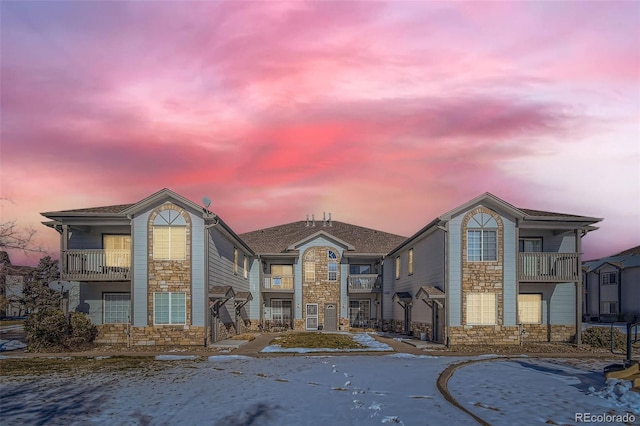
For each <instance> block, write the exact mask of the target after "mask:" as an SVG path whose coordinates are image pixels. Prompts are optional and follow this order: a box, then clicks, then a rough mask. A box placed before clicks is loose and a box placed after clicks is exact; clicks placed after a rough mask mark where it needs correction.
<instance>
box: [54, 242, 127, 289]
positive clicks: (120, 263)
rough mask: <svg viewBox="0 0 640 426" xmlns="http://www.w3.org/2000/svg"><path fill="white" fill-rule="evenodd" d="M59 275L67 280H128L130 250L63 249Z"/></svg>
mask: <svg viewBox="0 0 640 426" xmlns="http://www.w3.org/2000/svg"><path fill="white" fill-rule="evenodd" d="M60 277H61V279H63V280H69V281H128V280H130V279H131V252H130V251H129V250H104V249H91V250H65V251H64V252H63V253H62V272H61V274H60Z"/></svg>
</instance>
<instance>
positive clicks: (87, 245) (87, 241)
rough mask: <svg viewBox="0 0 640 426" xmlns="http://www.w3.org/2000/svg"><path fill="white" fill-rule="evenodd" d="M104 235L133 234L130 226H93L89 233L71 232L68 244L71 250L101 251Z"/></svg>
mask: <svg viewBox="0 0 640 426" xmlns="http://www.w3.org/2000/svg"><path fill="white" fill-rule="evenodd" d="M104 234H122V235H129V234H131V228H130V227H128V226H91V227H90V228H89V231H79V230H73V231H71V237H70V238H69V240H68V242H67V248H68V249H69V250H83V249H84V250H90V249H101V248H103V247H102V236H103V235H104Z"/></svg>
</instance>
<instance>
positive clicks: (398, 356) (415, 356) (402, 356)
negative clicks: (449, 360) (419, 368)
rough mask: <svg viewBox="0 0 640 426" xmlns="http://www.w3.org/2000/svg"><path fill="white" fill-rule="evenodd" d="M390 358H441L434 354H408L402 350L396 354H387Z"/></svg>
mask: <svg viewBox="0 0 640 426" xmlns="http://www.w3.org/2000/svg"><path fill="white" fill-rule="evenodd" d="M387 356H388V357H389V358H404V359H406V358H413V359H436V358H440V357H437V356H433V355H413V354H407V353H402V352H398V353H395V354H391V355H387Z"/></svg>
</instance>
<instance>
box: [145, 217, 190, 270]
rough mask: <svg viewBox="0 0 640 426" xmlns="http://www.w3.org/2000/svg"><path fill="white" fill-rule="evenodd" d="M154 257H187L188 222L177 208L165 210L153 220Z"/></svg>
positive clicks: (181, 258) (174, 258)
mask: <svg viewBox="0 0 640 426" xmlns="http://www.w3.org/2000/svg"><path fill="white" fill-rule="evenodd" d="M153 258H154V259H155V260H185V259H186V258H187V222H186V221H185V219H184V217H183V216H182V215H181V214H180V213H179V212H178V211H176V210H163V211H161V212H160V213H158V215H157V216H156V217H155V219H154V221H153Z"/></svg>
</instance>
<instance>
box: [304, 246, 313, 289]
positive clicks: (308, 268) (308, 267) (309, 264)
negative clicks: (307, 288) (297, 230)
mask: <svg viewBox="0 0 640 426" xmlns="http://www.w3.org/2000/svg"><path fill="white" fill-rule="evenodd" d="M304 280H305V282H313V281H315V280H316V251H315V249H309V250H307V252H306V253H305V254H304Z"/></svg>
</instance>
